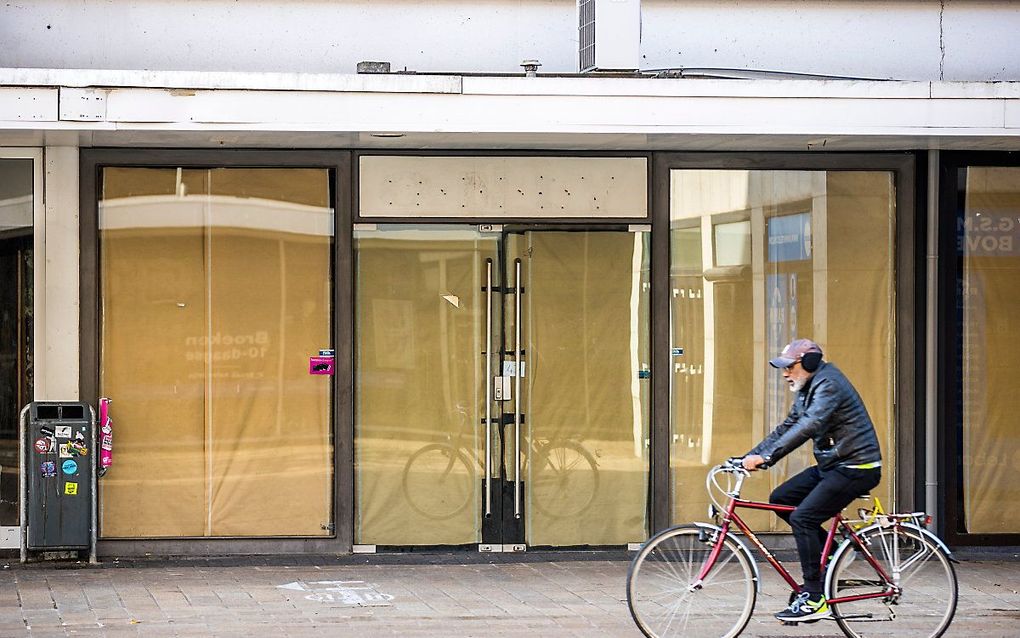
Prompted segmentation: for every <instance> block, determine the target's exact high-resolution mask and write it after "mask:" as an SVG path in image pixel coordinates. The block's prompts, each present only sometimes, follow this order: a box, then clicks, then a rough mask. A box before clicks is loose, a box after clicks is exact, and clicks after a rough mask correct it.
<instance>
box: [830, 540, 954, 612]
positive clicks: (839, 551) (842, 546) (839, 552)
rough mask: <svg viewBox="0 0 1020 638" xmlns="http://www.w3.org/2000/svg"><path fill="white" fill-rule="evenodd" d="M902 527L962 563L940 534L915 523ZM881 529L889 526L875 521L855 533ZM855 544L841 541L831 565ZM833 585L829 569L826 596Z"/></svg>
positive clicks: (950, 558)
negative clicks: (937, 534) (954, 555)
mask: <svg viewBox="0 0 1020 638" xmlns="http://www.w3.org/2000/svg"><path fill="white" fill-rule="evenodd" d="M900 527H905V528H907V529H909V530H911V531H912V532H915V533H916V534H918V535H919V536H920V537H921V538H924V539H925V540H928V541H930V542H931V543H932V544H933V545H935V546H936V547H938V548H939V549H941V550H942V551H943V553H945V555H946V558H948V559H949V562H951V563H956V564H957V565H959V564H960V561H958V560H956V559H955V558H953V553H952V552H951V551H949V548H948V547H946V544H945V543H943V542H942V539H941V538H939V537H938V536H936V535H935V534H933V533H931V532H929V531H928V530H926V529H924V528H923V527H920V526H918V525H915V524H914V523H901V524H900ZM879 529H887V528H886V527H885V526H883V525H882V524H881V523H875V524H873V525H868V526H867V527H865V528H864V529H861V530H857V531H856V532H855V533H856V534H857V535H858V536H864V535H866V534H868V533H870V532H873V531H875V530H879ZM853 544H854V542H853V541H852V540H850V539H849V538H848V539H846V540H845V541H843V542H842V543H840V546H839V547H838V548H837V549H836V552H835V553H834V554H833V555H832V560H831V561H829V565H835V564H836V561H838V560H839V557H840V556H842V555H843V553H844V552H846V551H847V550H848V548H849V547H852V546H853ZM831 586H832V570H831V569H827V570H826V573H825V592H826V596H828V595H829V594H831V593H832V590H831V589H830V587H831Z"/></svg>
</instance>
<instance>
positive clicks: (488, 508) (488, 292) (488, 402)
mask: <svg viewBox="0 0 1020 638" xmlns="http://www.w3.org/2000/svg"><path fill="white" fill-rule="evenodd" d="M490 379H492V259H486V260H485V515H486V516H492V465H491V463H492V460H491V459H492V383H491V382H490V381H489V380H490Z"/></svg>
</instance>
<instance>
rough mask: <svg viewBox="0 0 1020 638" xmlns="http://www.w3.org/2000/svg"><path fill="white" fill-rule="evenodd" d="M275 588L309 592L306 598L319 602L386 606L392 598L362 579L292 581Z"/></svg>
mask: <svg viewBox="0 0 1020 638" xmlns="http://www.w3.org/2000/svg"><path fill="white" fill-rule="evenodd" d="M276 587H277V589H289V590H293V591H302V592H309V594H308V595H307V596H305V599H306V600H313V601H316V602H321V603H340V604H342V605H352V606H357V607H388V606H389V605H390V601H391V600H393V596H392V595H391V594H384V593H382V592H380V591H378V590H377V589H376V588H377V587H378V585H375V584H372V583H366V582H365V581H363V580H315V581H311V582H309V583H305V582H302V581H294V582H292V583H287V584H285V585H277V586H276Z"/></svg>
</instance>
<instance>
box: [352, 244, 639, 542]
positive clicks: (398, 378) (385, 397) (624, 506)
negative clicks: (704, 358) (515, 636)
mask: <svg viewBox="0 0 1020 638" xmlns="http://www.w3.org/2000/svg"><path fill="white" fill-rule="evenodd" d="M355 237H356V255H357V267H356V269H357V281H356V304H357V308H356V311H355V314H356V317H357V320H356V330H355V332H356V335H355V340H356V350H357V356H356V407H355V410H356V441H355V455H356V481H357V487H356V509H357V512H356V529H355V542H356V543H357V544H361V545H377V546H378V545H384V546H421V545H472V544H478V546H479V549H481V550H482V551H519V550H523V549H524V548H525V547H526V546H528V545H539V546H554V547H561V546H577V545H587V546H591V545H623V544H626V543H628V542H633V541H638V540H641V539H642V538H644V536H645V514H644V513H645V509H646V484H647V467H648V463H647V458H648V454H647V423H648V410H647V404H648V387H647V384H648V380H647V379H648V372H647V371H648V356H647V352H648V327H647V326H648V321H647V318H648V314H647V309H648V303H647V297H648V286H647V272H648V264H647V255H648V250H647V237H646V233H643V232H635V233H630V232H627V231H605V232H598V231H572V232H562V231H536V230H529V229H525V228H521V229H514V228H509V227H507V228H502V227H499V226H479V227H475V226H456V227H453V226H428V227H409V226H400V225H386V226H379V227H377V228H373V229H370V230H369V229H366V230H359V231H357V232H356V236H355Z"/></svg>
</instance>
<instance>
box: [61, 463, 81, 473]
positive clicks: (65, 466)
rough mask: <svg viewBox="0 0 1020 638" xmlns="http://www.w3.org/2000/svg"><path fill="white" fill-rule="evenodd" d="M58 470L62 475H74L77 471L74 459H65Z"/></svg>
mask: <svg viewBox="0 0 1020 638" xmlns="http://www.w3.org/2000/svg"><path fill="white" fill-rule="evenodd" d="M60 469H61V470H63V472H64V474H68V475H70V474H74V473H75V472H77V471H78V464H77V463H76V462H75V461H74V459H67V460H66V461H64V462H63V463H62V464H61V465H60Z"/></svg>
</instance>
